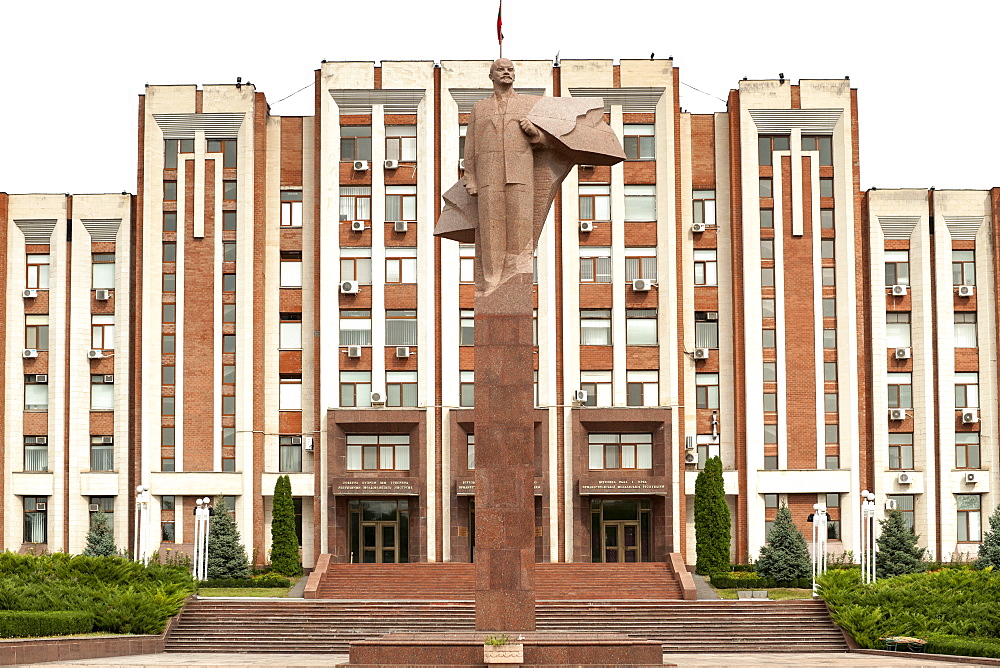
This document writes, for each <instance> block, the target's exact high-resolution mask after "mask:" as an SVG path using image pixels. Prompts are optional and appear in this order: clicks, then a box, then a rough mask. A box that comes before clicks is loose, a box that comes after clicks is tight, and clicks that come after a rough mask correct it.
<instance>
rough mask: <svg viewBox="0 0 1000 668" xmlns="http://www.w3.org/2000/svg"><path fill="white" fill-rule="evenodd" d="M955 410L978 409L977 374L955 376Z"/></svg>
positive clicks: (958, 374)
mask: <svg viewBox="0 0 1000 668" xmlns="http://www.w3.org/2000/svg"><path fill="white" fill-rule="evenodd" d="M955 408H979V374H978V373H961V372H958V373H956V374H955Z"/></svg>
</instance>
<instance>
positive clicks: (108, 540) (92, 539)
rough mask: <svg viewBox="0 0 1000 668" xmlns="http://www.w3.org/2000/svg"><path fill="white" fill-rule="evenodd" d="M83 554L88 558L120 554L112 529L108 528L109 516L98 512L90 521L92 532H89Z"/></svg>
mask: <svg viewBox="0 0 1000 668" xmlns="http://www.w3.org/2000/svg"><path fill="white" fill-rule="evenodd" d="M83 553H84V554H85V555H87V556H88V557H113V556H115V555H117V554H118V546H117V545H115V539H114V536H112V535H111V527H110V526H108V516H107V515H105V514H104V513H102V512H101V511H97V512H96V513H94V516H93V517H92V518H91V521H90V531H88V532H87V547H86V548H84V550H83Z"/></svg>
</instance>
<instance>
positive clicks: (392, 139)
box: [385, 125, 417, 162]
mask: <svg viewBox="0 0 1000 668" xmlns="http://www.w3.org/2000/svg"><path fill="white" fill-rule="evenodd" d="M385 159H386V160H399V161H400V162H416V161H417V126H416V125H387V126H385Z"/></svg>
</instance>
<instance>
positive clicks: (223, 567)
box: [207, 497, 250, 580]
mask: <svg viewBox="0 0 1000 668" xmlns="http://www.w3.org/2000/svg"><path fill="white" fill-rule="evenodd" d="M213 510H214V514H213V515H212V518H211V520H210V524H209V530H208V569H207V570H208V579H209V580H216V579H226V578H248V577H250V563H249V561H248V560H247V552H246V549H245V548H244V547H243V543H242V542H241V541H240V532H239V530H237V528H236V522H234V521H233V518H232V517H230V516H229V509H228V508H227V507H226V501H225V500H224V499H222V498H221V497H220V498H219V499H217V500H216V502H215V506H214V508H213Z"/></svg>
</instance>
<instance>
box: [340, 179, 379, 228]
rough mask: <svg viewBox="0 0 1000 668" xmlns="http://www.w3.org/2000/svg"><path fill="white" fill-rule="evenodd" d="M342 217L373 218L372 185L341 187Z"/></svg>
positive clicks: (367, 221)
mask: <svg viewBox="0 0 1000 668" xmlns="http://www.w3.org/2000/svg"><path fill="white" fill-rule="evenodd" d="M340 219H341V220H342V221H349V220H362V221H364V222H366V223H370V222H371V220H372V189H371V186H342V187H341V188H340Z"/></svg>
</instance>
